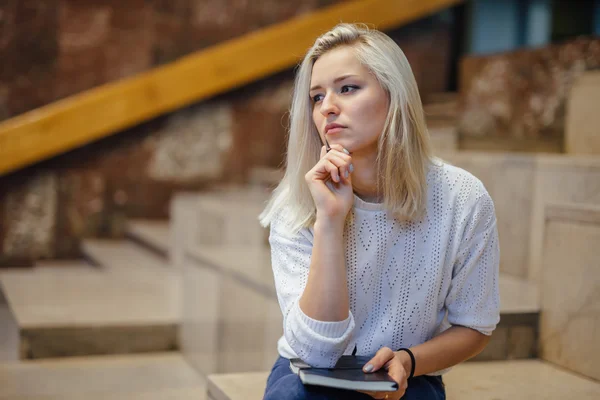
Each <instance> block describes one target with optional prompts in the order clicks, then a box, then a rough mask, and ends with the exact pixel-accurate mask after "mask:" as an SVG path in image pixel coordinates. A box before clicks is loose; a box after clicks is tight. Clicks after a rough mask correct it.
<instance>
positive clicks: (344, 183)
mask: <svg viewBox="0 0 600 400" xmlns="http://www.w3.org/2000/svg"><path fill="white" fill-rule="evenodd" d="M353 168H354V167H353V166H352V157H351V156H350V154H349V153H348V152H347V150H346V149H344V148H343V147H342V146H341V145H337V144H334V145H333V146H331V150H330V151H329V152H327V150H326V149H325V146H323V148H321V159H320V160H319V162H317V164H316V165H315V166H314V167H313V168H312V169H311V170H310V171H308V172H307V173H306V175H305V176H304V179H305V180H306V183H307V184H308V187H309V189H310V193H311V194H312V197H313V200H314V202H315V206H316V207H317V218H319V219H321V218H326V219H328V220H332V221H337V222H340V223H343V222H344V221H345V220H346V215H348V212H350V209H351V208H352V204H353V202H354V195H353V190H352V177H351V176H352V172H353V170H354V169H353ZM326 183H327V184H326Z"/></svg>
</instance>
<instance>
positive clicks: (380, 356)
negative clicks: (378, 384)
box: [363, 347, 394, 372]
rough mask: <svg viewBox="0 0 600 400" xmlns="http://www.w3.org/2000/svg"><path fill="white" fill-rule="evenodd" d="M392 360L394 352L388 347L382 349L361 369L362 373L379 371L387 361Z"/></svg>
mask: <svg viewBox="0 0 600 400" xmlns="http://www.w3.org/2000/svg"><path fill="white" fill-rule="evenodd" d="M392 358H394V352H393V351H392V349H390V348H389V347H382V348H381V349H379V351H377V353H376V354H375V357H373V358H372V359H371V360H370V361H369V362H368V363H366V364H365V366H364V367H363V371H364V372H375V371H378V370H380V369H381V368H382V367H383V366H384V365H385V364H386V363H387V362H388V361H390V360H391V359H392Z"/></svg>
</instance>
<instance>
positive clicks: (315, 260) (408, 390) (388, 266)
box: [261, 24, 499, 400]
mask: <svg viewBox="0 0 600 400" xmlns="http://www.w3.org/2000/svg"><path fill="white" fill-rule="evenodd" d="M261 222H262V224H263V225H265V226H266V225H270V226H271V228H270V229H271V233H270V238H269V241H270V243H271V250H272V261H273V271H274V276H275V282H276V289H277V294H278V299H279V303H280V306H281V310H282V312H283V316H284V335H283V337H282V338H281V339H280V340H279V343H278V350H279V354H280V355H281V357H280V358H279V359H278V360H277V362H276V363H275V365H274V367H273V370H272V372H271V375H270V376H269V380H268V382H267V388H266V391H265V399H269V400H270V399H277V400H282V399H337V398H339V399H370V398H376V399H384V398H387V399H399V398H401V397H402V396H404V397H403V398H405V399H419V400H424V399H443V398H445V391H444V385H443V382H442V379H441V374H442V373H443V372H444V370H446V369H447V368H449V367H451V366H453V365H456V364H458V363H460V362H462V361H464V360H467V359H468V358H471V357H473V356H475V355H476V354H478V353H479V352H480V351H481V350H483V348H484V347H485V346H486V344H487V343H488V341H489V338H490V335H491V333H492V331H493V330H494V329H495V327H496V324H497V323H498V321H499V295H498V265H499V248H498V236H497V230H496V217H495V214H494V207H493V203H492V200H491V198H490V196H489V195H488V193H487V191H486V190H485V188H484V187H483V185H482V183H481V182H480V181H479V180H478V179H476V178H475V177H473V176H472V175H471V174H469V173H467V172H466V171H464V170H461V169H459V168H456V167H453V166H450V165H448V164H445V163H443V162H442V161H440V160H438V159H435V158H433V157H432V156H431V155H430V148H429V139H428V133H427V128H426V125H425V120H424V116H423V109H422V105H421V100H420V97H419V93H418V89H417V85H416V82H415V79H414V76H413V74H412V71H411V69H410V66H409V64H408V61H407V60H406V58H405V56H404V54H403V53H402V51H401V50H400V48H399V47H398V46H397V45H396V44H395V42H393V41H392V40H391V39H390V38H389V37H388V36H386V35H385V34H383V33H381V32H378V31H375V30H369V29H367V28H364V27H361V26H356V25H349V24H341V25H338V26H336V27H335V28H334V29H332V30H331V31H330V32H327V33H325V34H324V35H322V36H321V37H319V38H318V39H317V40H316V42H315V44H314V45H313V46H312V48H311V49H310V50H309V51H308V53H307V54H306V56H305V58H304V60H303V62H302V64H301V66H300V68H299V71H298V73H297V77H296V83H295V91H294V98H293V102H292V108H291V126H290V136H289V143H288V153H287V168H286V173H285V176H284V178H283V179H282V181H281V183H280V184H279V186H278V187H277V188H276V190H275V191H274V193H273V196H272V198H271V200H270V202H269V204H268V205H267V207H266V209H265V211H264V212H263V213H262V214H261ZM399 349H402V350H400V351H398V350H399ZM353 351H356V354H358V355H368V356H372V360H371V361H370V362H369V363H367V364H366V365H365V367H364V371H365V372H367V373H369V372H373V371H377V370H379V369H381V368H384V369H386V370H387V371H388V373H389V374H390V376H391V377H392V378H393V379H394V380H395V381H396V382H397V383H398V385H399V388H400V390H399V391H397V392H392V393H383V392H379V393H378V392H371V393H358V392H349V391H341V390H337V389H325V388H319V387H311V386H306V387H305V386H303V385H302V383H301V382H300V380H299V378H298V377H297V376H296V375H294V374H292V372H291V371H290V370H289V359H290V358H294V357H299V358H302V359H303V360H304V361H306V362H307V363H308V364H310V365H313V366H315V367H328V368H329V367H332V366H334V365H335V363H336V362H337V360H338V359H339V357H340V356H342V355H345V354H352V353H353ZM411 373H412V375H413V376H412V377H411Z"/></svg>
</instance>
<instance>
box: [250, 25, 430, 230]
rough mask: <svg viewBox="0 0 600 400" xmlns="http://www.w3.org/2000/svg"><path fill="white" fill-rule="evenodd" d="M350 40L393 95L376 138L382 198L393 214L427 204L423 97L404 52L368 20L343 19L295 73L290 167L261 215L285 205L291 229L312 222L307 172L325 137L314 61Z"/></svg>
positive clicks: (264, 219)
mask: <svg viewBox="0 0 600 400" xmlns="http://www.w3.org/2000/svg"><path fill="white" fill-rule="evenodd" d="M343 45H346V46H352V47H353V49H354V50H355V53H356V56H357V58H358V60H359V61H360V62H361V63H362V64H363V65H364V66H365V67H367V68H368V69H369V70H370V72H371V73H373V75H374V76H375V77H376V78H377V80H378V81H379V84H380V85H381V86H382V87H383V88H384V90H385V91H386V92H387V94H388V96H389V109H388V114H387V118H386V121H385V125H384V129H383V132H382V134H381V136H380V138H379V142H378V157H377V168H378V171H379V174H378V175H379V176H381V182H378V184H379V185H381V188H382V192H383V200H384V203H385V206H386V209H388V210H389V211H390V212H391V213H392V214H393V215H394V217H396V218H398V219H402V220H406V219H413V218H416V217H418V216H420V215H421V214H422V213H423V211H424V209H425V204H426V201H427V199H426V196H427V184H426V174H427V168H428V164H429V161H430V160H431V151H430V145H429V134H428V132H427V126H426V124H425V117H424V115H423V106H422V104H421V97H420V95H419V91H418V88H417V83H416V81H415V77H414V75H413V73H412V70H411V68H410V65H409V63H408V60H407V59H406V56H405V55H404V53H403V52H402V50H401V49H400V47H398V45H397V44H396V43H395V42H394V41H393V40H392V39H391V38H390V37H389V36H387V35H385V34H384V33H382V32H379V31H377V30H373V29H369V28H368V27H366V26H364V25H354V24H339V25H337V26H335V27H334V28H333V29H332V30H330V31H329V32H327V33H325V34H323V35H321V36H320V37H319V38H318V39H317V40H316V41H315V43H314V45H313V46H312V47H311V48H310V49H309V50H308V52H307V53H306V55H305V57H304V59H303V60H302V63H301V64H300V67H299V69H298V72H297V74H296V79H295V86H294V95H293V99H292V106H291V110H290V128H289V139H288V150H287V160H286V171H285V175H284V177H283V179H282V180H281V182H280V183H279V185H278V186H277V188H276V189H275V190H274V192H273V195H272V197H271V199H270V201H269V203H268V204H267V206H266V208H265V210H264V211H263V212H262V213H261V215H260V217H259V219H260V222H261V224H262V225H263V226H267V225H269V224H270V223H271V221H272V220H273V218H274V217H275V215H276V214H277V213H278V212H279V211H281V210H283V209H289V210H290V211H291V212H289V213H286V222H287V223H288V224H286V225H288V227H289V228H290V230H291V231H292V232H296V231H298V230H300V229H302V228H304V227H309V226H311V225H312V224H314V221H315V218H316V208H315V204H314V202H313V199H312V196H311V194H310V191H309V189H308V185H307V184H306V181H305V180H304V175H305V174H306V173H307V172H308V171H309V170H310V169H311V168H313V167H314V165H315V164H316V163H317V162H318V161H319V156H320V149H321V146H322V144H321V139H320V137H319V134H318V132H317V129H316V127H315V125H314V123H313V119H312V103H311V100H310V96H309V87H310V80H311V74H312V67H313V65H314V63H315V61H316V60H317V59H318V58H319V57H320V56H322V55H323V54H325V53H326V52H327V51H330V50H332V49H334V48H336V47H339V46H343Z"/></svg>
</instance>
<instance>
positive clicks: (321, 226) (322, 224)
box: [314, 213, 346, 234]
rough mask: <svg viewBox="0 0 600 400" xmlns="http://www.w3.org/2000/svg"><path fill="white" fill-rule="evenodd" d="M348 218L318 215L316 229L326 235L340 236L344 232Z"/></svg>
mask: <svg viewBox="0 0 600 400" xmlns="http://www.w3.org/2000/svg"><path fill="white" fill-rule="evenodd" d="M345 222H346V218H345V217H344V218H342V217H338V216H329V215H324V214H321V215H320V214H319V213H317V218H316V220H315V225H314V229H315V232H316V231H319V232H320V233H324V234H340V233H342V232H343V231H344V223H345Z"/></svg>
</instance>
